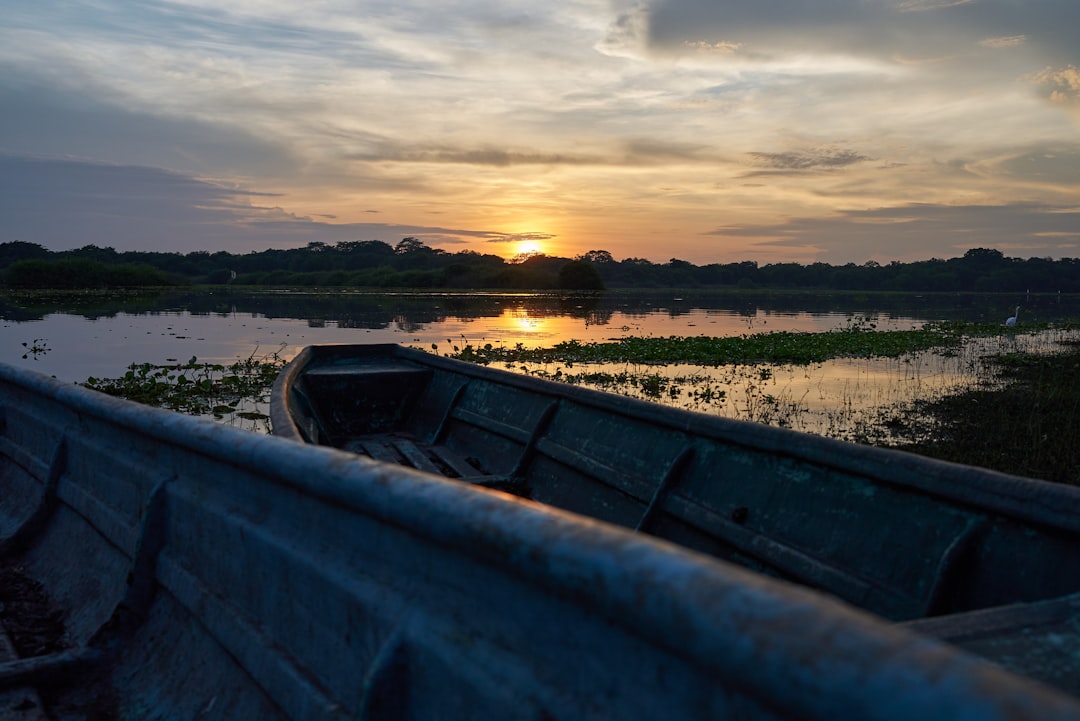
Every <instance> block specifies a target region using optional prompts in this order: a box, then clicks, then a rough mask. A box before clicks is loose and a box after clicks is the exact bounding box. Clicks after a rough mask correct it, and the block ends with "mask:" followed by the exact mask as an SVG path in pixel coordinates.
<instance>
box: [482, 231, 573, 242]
mask: <svg viewBox="0 0 1080 721" xmlns="http://www.w3.org/2000/svg"><path fill="white" fill-rule="evenodd" d="M488 235H489V237H488V238H487V242H488V243H519V242H521V241H525V240H535V241H540V240H551V239H552V238H555V237H556V236H555V235H553V234H552V233H489V234H488Z"/></svg>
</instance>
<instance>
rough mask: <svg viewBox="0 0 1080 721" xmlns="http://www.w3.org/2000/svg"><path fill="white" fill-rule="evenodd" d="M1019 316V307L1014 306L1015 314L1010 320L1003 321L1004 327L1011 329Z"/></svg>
mask: <svg viewBox="0 0 1080 721" xmlns="http://www.w3.org/2000/svg"><path fill="white" fill-rule="evenodd" d="M1019 315H1020V306H1016V313H1015V314H1013V316H1012V317H1011V318H1008V319H1006V320H1005V325H1006V326H1008V327H1009V328H1012V327H1013V326H1014V325H1016V319H1017V317H1018V316H1019Z"/></svg>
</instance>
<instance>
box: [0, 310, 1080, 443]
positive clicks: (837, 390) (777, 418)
mask: <svg viewBox="0 0 1080 721" xmlns="http://www.w3.org/2000/svg"><path fill="white" fill-rule="evenodd" d="M1013 301H1014V299H1013V298H1011V297H1003V296H1000V295H998V296H990V295H952V294H940V295H932V296H920V295H911V294H897V295H885V294H880V295H872V296H866V295H861V294H854V293H847V294H845V293H832V294H794V293H787V294H785V293H759V294H744V293H739V294H734V293H733V294H715V293H713V294H707V295H705V294H703V295H695V294H691V293H680V294H679V295H677V296H676V295H675V294H672V293H660V292H658V293H636V294H623V293H605V294H597V295H567V294H558V293H543V294H536V293H518V294H504V293H500V294H483V293H434V294H423V293H391V294H372V293H345V292H335V293H318V292H273V293H269V292H263V293H252V292H246V291H241V290H236V289H233V290H230V291H214V292H201V293H162V294H157V295H140V294H135V293H125V294H117V293H86V294H81V295H75V296H72V295H64V296H58V297H56V298H48V297H45V296H42V295H40V294H35V295H28V294H25V295H20V294H9V295H7V296H0V319H2V322H0V361H3V362H6V363H11V364H15V365H20V366H23V367H29V368H33V369H35V370H38V371H40V372H43V373H46V374H50V375H55V376H56V377H58V378H61V379H64V380H70V381H84V380H86V378H88V377H90V376H98V377H117V376H120V375H122V374H123V373H124V371H125V370H126V369H127V366H128V365H129V364H131V363H133V362H138V363H144V362H145V363H155V364H160V363H169V362H176V361H177V360H181V361H186V360H188V359H189V358H191V357H197V358H198V359H199V360H200V361H205V362H215V363H226V364H228V363H232V362H234V361H236V360H238V359H242V358H247V357H249V356H251V355H253V354H265V353H268V352H279V353H280V354H281V356H282V357H284V358H286V359H288V358H291V357H292V356H293V355H294V354H295V353H296V352H298V351H299V349H300V348H302V347H303V346H305V345H309V344H316V343H401V344H405V345H413V346H417V347H420V348H423V349H426V350H430V349H431V347H432V346H433V345H434V346H435V347H436V348H437V349H438V350H439V351H440V352H449V351H451V350H452V348H453V347H454V346H457V347H461V346H463V345H465V344H468V343H472V344H474V345H482V344H484V343H491V344H493V345H499V344H504V345H508V346H514V345H517V344H522V345H524V346H526V347H541V346H552V345H555V344H557V343H560V342H563V341H569V340H576V341H580V342H583V343H587V342H602V341H606V340H609V339H615V338H623V337H627V336H657V337H665V336H671V335H679V336H696V335H707V336H739V335H744V334H752V333H767V332H772V331H809V332H819V331H827V330H832V329H836V328H842V327H845V326H846V325H848V324H850V323H851V322H852V319H853V318H858V319H859V320H858V322H859V323H862V324H870V323H872V324H874V325H875V326H876V327H877V328H879V329H881V330H886V329H908V328H914V327H919V326H920V325H921V324H923V323H925V322H927V321H935V320H975V321H983V322H999V323H1000V322H1003V321H1004V318H1005V317H1006V315H1008V314H1009V313H1011V312H1012V309H1013V307H1014V305H1015V303H1014V302H1013ZM1024 307H1025V309H1026V310H1025V312H1024V318H1025V319H1026V320H1029V321H1051V320H1055V319H1058V318H1068V317H1076V316H1078V315H1080V298H1078V297H1072V296H1067V297H1064V298H1062V297H1061V296H1057V295H1056V294H1055V295H1053V296H1049V295H1048V296H1032V297H1031V298H1029V299H1026V305H1025V306H1024ZM1024 338H1028V337H1027V336H1023V335H1021V336H1010V335H1003V336H1001V337H1000V338H996V339H991V341H990V342H996V343H1027V342H1029V341H1028V340H1023V339H1024ZM31 348H35V349H37V350H36V352H28V349H31ZM971 352H972V353H975V352H976V351H971ZM965 363H966V364H967V366H966V367H965V366H964V364H965ZM970 367H973V361H972V359H971V358H960V357H941V356H935V355H934V354H920V355H915V356H911V357H907V358H903V359H900V360H896V359H892V360H857V361H856V360H837V361H831V362H829V363H824V364H820V365H816V366H813V367H801V366H800V367H768V368H765V369H763V368H758V367H727V368H720V369H712V368H707V369H700V368H688V367H686V366H670V367H648V368H632V367H626V366H623V367H618V368H612V367H597V368H588V369H585V368H581V367H578V368H574V369H568V368H558V367H551V368H548V367H532V368H530V367H525V368H524V369H522V368H521V367H517V368H514V370H516V371H518V372H530V373H537V374H541V375H543V374H548V375H552V376H554V375H555V374H557V373H558V374H561V376H562V377H563V378H565V377H567V376H570V375H574V374H577V375H582V374H584V373H586V372H588V373H592V374H594V375H595V377H596V379H599V380H598V381H597V382H596V383H594V385H597V386H598V387H601V388H605V389H607V390H612V391H615V392H622V393H627V394H630V395H637V396H639V397H642V398H647V399H649V400H653V401H661V402H665V403H670V404H672V405H678V406H682V407H687V408H692V409H694V410H700V411H704V412H709V413H719V414H723V415H728V416H731V417H739V418H749V419H751V420H763V421H767V422H772V423H775V424H778V425H784V424H787V425H791V426H792V427H796V428H799V429H800V430H810V431H814V432H825V433H826V434H832V435H836V432H835V429H836V428H837V427H839V426H841V425H844V424H847V426H848V427H850V426H852V424H853V423H854V421H853V420H852V418H853V417H854V413H853V410H852V409H866V408H874V407H881V406H884V405H887V404H890V403H895V402H901V401H903V400H905V399H910V398H915V397H926V396H927V395H930V394H935V393H942V392H946V391H947V390H948V389H949V388H950V387H953V386H955V384H957V383H959V382H962V379H963V378H965V377H970V372H969V371H968V368H970ZM965 373H966V374H967V376H965ZM604 374H607V375H608V376H617V375H618V374H624V375H625V376H626V378H627V379H630V378H633V379H636V381H635V382H631V381H630V380H628V381H627V382H626V383H624V384H623V385H622V387H620V388H616V387H615V386H614V385H612V384H611V383H607V384H606V385H605V383H604V382H603V381H602V379H603V377H604ZM579 382H585V380H584V379H581V380H580V381H579ZM796 411H797V412H796ZM830 429H832V432H831V433H830Z"/></svg>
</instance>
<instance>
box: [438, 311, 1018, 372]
mask: <svg viewBox="0 0 1080 721" xmlns="http://www.w3.org/2000/svg"><path fill="white" fill-rule="evenodd" d="M1027 330H1028V332H1034V331H1035V330H1036V328H1035V327H1032V328H1030V329H1027ZM997 333H1000V328H997V327H996V326H988V325H985V324H982V325H979V324H969V323H928V324H927V325H925V326H923V327H922V328H918V329H912V330H893V331H878V330H875V329H874V327H873V325H872V324H865V323H859V322H856V323H853V324H849V326H848V327H847V328H844V329H842V330H835V331H828V332H825V333H808V332H794V331H778V332H775V333H760V334H753V335H742V336H736V337H712V336H668V337H666V338H653V337H641V336H630V337H626V338H619V339H616V340H613V341H611V342H607V343H581V342H579V341H576V340H570V341H564V342H562V343H558V344H556V345H554V346H552V347H550V348H526V347H525V346H524V345H522V344H520V343H519V344H517V345H515V346H513V347H505V346H493V345H492V344H490V343H487V344H484V345H483V346H474V345H472V344H470V343H465V344H464V345H463V346H453V351H452V352H450V353H447V354H446V355H448V356H449V357H451V358H457V359H460V360H466V361H471V362H473V363H480V364H484V365H488V364H491V363H565V364H573V363H642V364H657V365H669V364H676V363H678V364H690V365H698V366H712V367H716V366H722V365H745V364H753V363H772V364H793V365H807V364H810V363H820V362H823V361H826V360H831V359H834V358H844V357H849V358H873V357H889V358H896V357H899V356H902V355H904V354H907V353H914V352H918V351H923V350H930V349H947V348H955V347H957V346H959V345H960V344H961V343H962V342H963V339H964V338H965V337H967V336H971V335H992V334H997ZM435 350H436V352H437V346H436V347H435Z"/></svg>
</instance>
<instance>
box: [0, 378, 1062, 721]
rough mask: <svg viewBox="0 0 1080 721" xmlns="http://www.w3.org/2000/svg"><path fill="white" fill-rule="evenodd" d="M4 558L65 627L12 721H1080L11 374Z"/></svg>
mask: <svg viewBox="0 0 1080 721" xmlns="http://www.w3.org/2000/svg"><path fill="white" fill-rule="evenodd" d="M0 563H2V564H3V566H4V567H5V568H6V569H10V570H12V572H17V573H19V574H21V576H23V577H25V578H26V579H27V580H28V581H32V582H34V583H36V584H38V585H39V586H40V588H41V590H42V591H43V593H44V596H45V597H46V598H47V601H48V604H49V614H50V615H53V616H54V617H55V618H59V619H62V621H63V624H64V635H63V642H62V643H60V644H58V647H55V648H51V649H47V650H45V651H44V652H42V653H38V654H31V655H30V656H29V657H25V656H24V657H23V658H15V659H12V658H4V659H0V701H3V702H6V703H9V704H10V707H9V708H5V709H4V711H5V712H9V713H23V712H24V711H26V710H27V709H29V708H33V706H34V704H40V705H42V706H45V707H47V708H48V709H49V713H50V714H51V716H52V717H53V718H59V719H66V718H85V717H87V716H89V715H91V713H97V714H103V715H114V716H116V717H119V718H134V719H151V718H152V719H190V718H196V717H198V718H211V719H256V718H258V719H337V718H366V719H379V718H395V719H401V718H404V719H467V718H468V719H471V718H530V719H535V718H583V717H590V718H592V717H595V718H620V719H634V718H656V717H658V716H662V717H664V718H686V719H690V718H715V717H725V716H738V717H740V718H795V719H826V718H828V719H835V718H838V717H843V718H851V719H899V718H911V717H921V718H926V719H946V718H948V719H952V718H957V717H959V716H962V715H965V714H968V715H970V717H972V718H987V719H998V718H1000V719H1005V718H1010V719H1022V718H1032V719H1034V718H1039V719H1065V718H1077V714H1078V712H1080V711H1078V709H1080V707H1078V705H1077V703H1076V701H1075V700H1074V699H1073V698H1071V697H1069V696H1066V695H1063V694H1060V693H1058V692H1055V691H1054V690H1052V689H1049V688H1047V687H1044V686H1042V685H1040V684H1038V683H1035V682H1032V681H1030V680H1029V679H1025V678H1021V677H1018V676H1015V675H1013V674H1010V673H1008V672H1006V671H1004V670H1002V669H1000V668H998V667H996V666H994V665H992V664H989V663H986V662H984V661H982V660H980V659H977V658H975V657H972V656H969V655H967V654H965V653H962V652H960V651H957V650H956V649H954V648H951V647H950V646H948V645H946V644H943V643H940V642H937V641H935V640H933V639H930V638H927V637H925V636H922V635H919V634H915V633H912V632H909V631H906V630H904V629H902V628H898V627H895V626H892V625H888V624H885V623H883V622H882V621H881V620H880V619H877V618H875V617H873V616H871V615H869V614H865V613H862V612H859V611H857V610H855V609H852V608H850V607H848V606H846V605H844V604H841V603H838V602H836V601H834V600H832V599H830V598H828V597H826V596H823V595H821V594H817V593H814V592H812V591H807V590H805V589H801V588H798V587H795V586H792V585H790V584H786V583H782V582H779V581H776V580H772V579H768V578H765V577H763V576H760V575H758V574H753V573H750V572H747V571H745V570H742V569H739V568H736V567H733V566H730V565H729V564H725V563H722V562H720V561H717V560H715V559H712V558H710V557H707V556H704V555H701V554H697V553H694V552H691V551H688V550H686V549H684V548H682V547H679V546H675V545H672V544H668V543H665V542H663V541H660V540H657V539H654V538H651V537H648V536H644V535H641V534H633V533H630V532H628V531H626V530H624V529H619V528H617V527H614V526H611V525H609V524H605V523H601V522H598V521H595V520H592V519H588V518H584V517H580V516H577V515H574V514H570V513H566V512H563V511H559V510H557V509H554V508H552V507H549V506H545V505H542V504H538V503H534V502H530V501H527V500H523V499H520V498H517V497H514V496H510V495H507V494H504V493H500V492H493V491H490V490H485V489H482V488H472V487H469V486H466V485H463V484H461V483H460V482H456V481H451V480H447V479H443V478H439V477H435V476H432V475H430V474H424V473H421V472H418V471H415V470H409V469H405V468H401V467H398V466H392V465H388V464H385V463H379V462H374V461H368V460H365V459H363V458H358V457H356V456H355V455H352V454H347V453H343V452H341V451H338V450H334V449H329V448H319V447H315V446H311V445H304V444H299V443H292V442H287V441H284V440H281V439H278V438H272V437H265V436H259V435H256V434H252V433H246V432H243V431H239V430H236V429H232V428H227V427H224V426H220V425H215V424H212V423H208V422H204V421H200V420H197V419H192V418H187V417H184V416H181V415H178V414H173V413H168V412H164V411H159V410H156V409H151V408H146V407H142V406H138V405H135V404H131V403H127V402H124V401H119V400H116V399H112V398H108V397H105V396H102V395H100V394H97V393H94V392H91V391H87V390H85V389H81V388H78V387H75V386H72V385H67V384H62V383H59V382H57V381H55V380H53V379H49V378H44V377H42V376H38V375H35V374H32V373H28V372H25V371H22V370H19V369H13V368H10V367H0ZM8 610H9V609H7V608H5V616H6V614H7V611H8ZM27 704H29V705H27ZM0 708H3V707H0Z"/></svg>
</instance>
